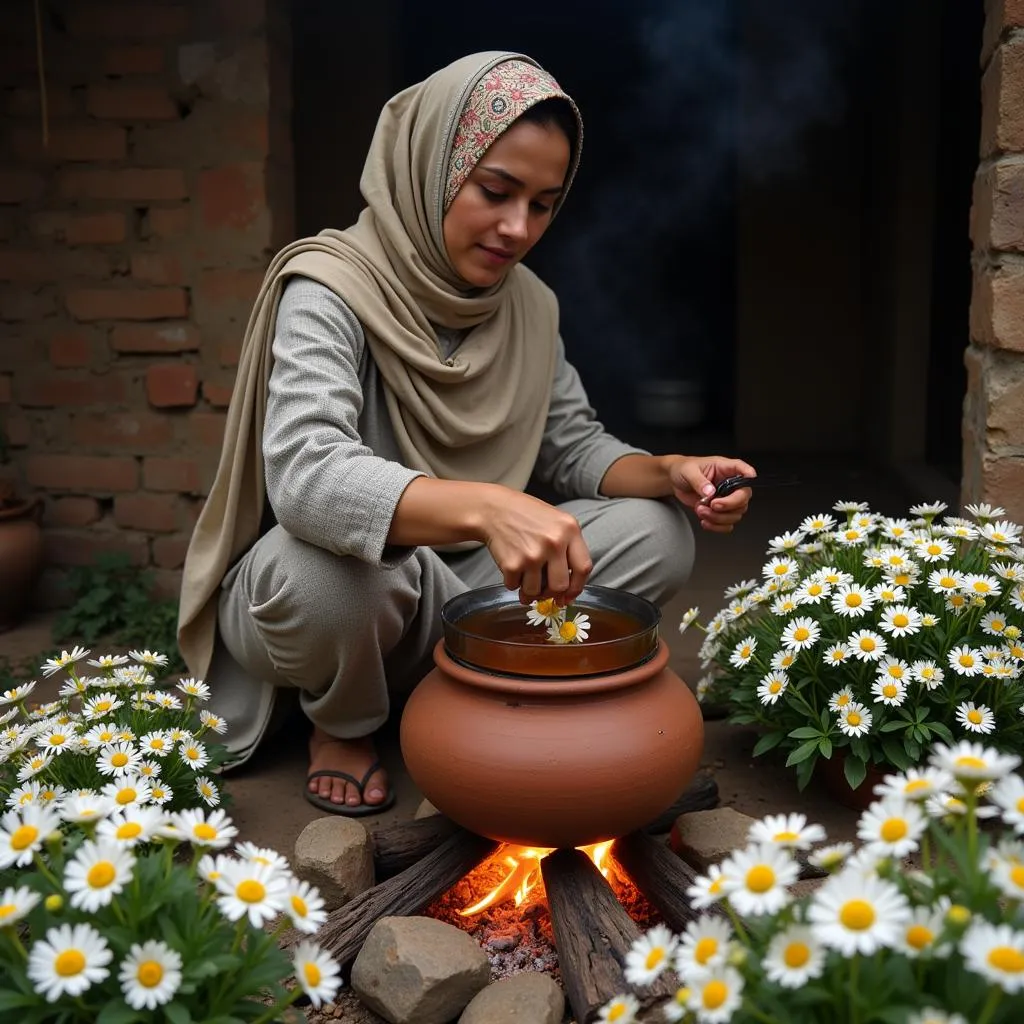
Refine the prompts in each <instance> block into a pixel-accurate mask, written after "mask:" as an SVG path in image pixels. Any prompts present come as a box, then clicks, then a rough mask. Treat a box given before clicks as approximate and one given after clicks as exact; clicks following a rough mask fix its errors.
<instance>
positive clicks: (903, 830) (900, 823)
mask: <svg viewBox="0 0 1024 1024" xmlns="http://www.w3.org/2000/svg"><path fill="white" fill-rule="evenodd" d="M907 832H908V829H907V823H906V822H905V821H904V820H903V819H902V818H889V819H888V820H887V821H884V822H882V828H881V836H882V838H883V839H884V840H885V841H886V842H887V843H896V842H899V840H901V839H902V838H903V837H904V836H905V835H906V834H907Z"/></svg>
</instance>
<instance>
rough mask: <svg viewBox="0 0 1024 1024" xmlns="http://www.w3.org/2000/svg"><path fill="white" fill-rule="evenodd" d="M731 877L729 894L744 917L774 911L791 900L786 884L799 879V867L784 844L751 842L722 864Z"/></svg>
mask: <svg viewBox="0 0 1024 1024" xmlns="http://www.w3.org/2000/svg"><path fill="white" fill-rule="evenodd" d="M722 872H723V874H725V876H726V878H727V879H728V880H727V881H726V883H725V891H726V896H727V897H728V899H729V902H730V903H731V904H732V906H733V907H734V908H735V910H736V912H737V913H738V914H739V915H740V916H742V917H747V916H751V917H753V916H756V915H760V914H774V913H775V912H776V911H778V910H781V909H782V908H783V907H784V906H786V904H787V903H789V900H790V896H789V893H788V892H787V891H786V886H787V885H791V884H792V883H793V882H795V881H796V879H797V876H798V875H799V873H800V869H799V867H798V865H797V863H796V861H795V860H794V859H793V857H792V856H791V855H790V853H789V851H788V850H786V849H785V848H784V847H781V846H777V845H773V844H770V843H752V844H750V845H749V846H747V847H746V848H745V849H743V850H735V851H733V853H732V854H730V855H729V856H728V857H727V858H726V859H725V861H724V863H723V864H722Z"/></svg>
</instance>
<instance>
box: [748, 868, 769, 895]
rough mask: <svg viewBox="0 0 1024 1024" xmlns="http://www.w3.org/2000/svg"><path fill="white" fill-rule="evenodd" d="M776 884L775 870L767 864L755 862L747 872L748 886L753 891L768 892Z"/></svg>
mask: <svg viewBox="0 0 1024 1024" xmlns="http://www.w3.org/2000/svg"><path fill="white" fill-rule="evenodd" d="M773 885H775V872H774V871H773V870H772V869H771V868H770V867H769V866H768V865H767V864H755V865H754V866H753V867H752V868H751V869H750V870H749V871H748V872H747V888H748V889H749V890H750V891H751V892H767V891H768V890H769V889H770V888H771V887H772V886H773Z"/></svg>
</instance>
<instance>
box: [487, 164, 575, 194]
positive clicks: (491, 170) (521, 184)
mask: <svg viewBox="0 0 1024 1024" xmlns="http://www.w3.org/2000/svg"><path fill="white" fill-rule="evenodd" d="M480 170H481V171H487V173H488V174H493V175H495V176H496V177H498V178H501V179H503V180H504V181H507V182H508V183H509V184H510V185H515V186H516V187H517V188H526V182H525V181H520V180H519V179H518V178H517V177H516V176H515V175H514V174H509V173H508V171H506V170H504V169H502V168H501V167H488V166H487V165H486V164H480ZM540 191H541V193H542V194H547V193H548V192H550V193H551V194H552V195H558V194H559V193H560V192H561V191H562V186H561V185H554V186H552V187H551V188H542V189H541V190H540Z"/></svg>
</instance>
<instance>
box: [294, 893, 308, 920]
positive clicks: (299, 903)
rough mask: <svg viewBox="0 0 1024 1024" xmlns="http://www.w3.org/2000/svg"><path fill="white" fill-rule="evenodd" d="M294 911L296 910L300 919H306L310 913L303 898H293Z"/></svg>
mask: <svg viewBox="0 0 1024 1024" xmlns="http://www.w3.org/2000/svg"><path fill="white" fill-rule="evenodd" d="M292 910H294V911H295V913H296V914H298V915H299V917H305V916H306V915H307V914H308V913H309V908H308V907H307V906H306V901H305V900H304V899H303V898H302V897H301V896H293V897H292Z"/></svg>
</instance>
